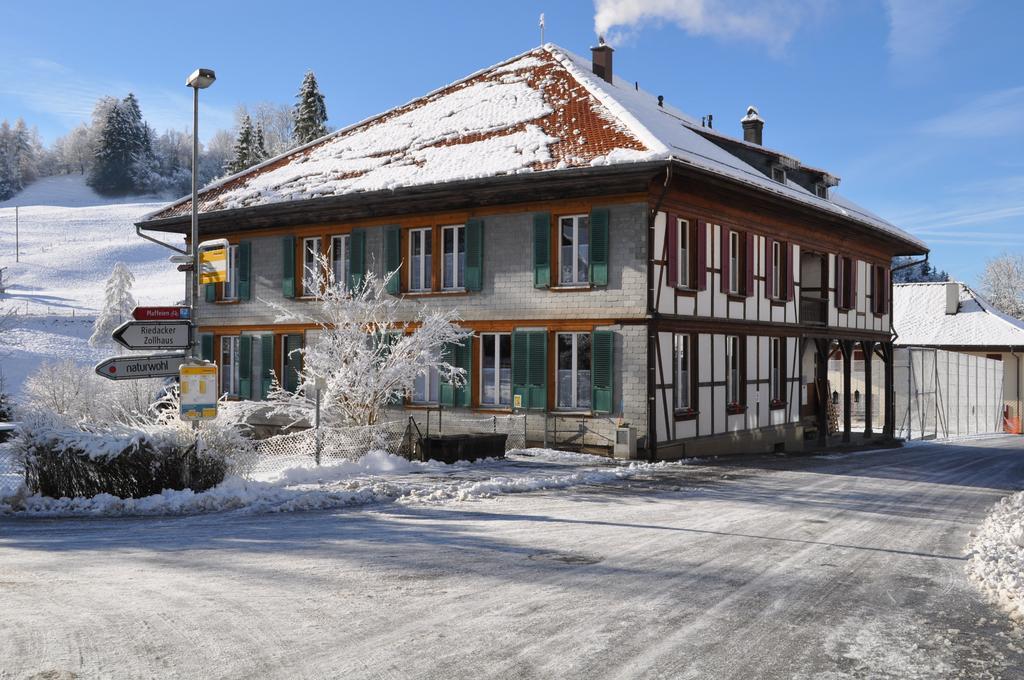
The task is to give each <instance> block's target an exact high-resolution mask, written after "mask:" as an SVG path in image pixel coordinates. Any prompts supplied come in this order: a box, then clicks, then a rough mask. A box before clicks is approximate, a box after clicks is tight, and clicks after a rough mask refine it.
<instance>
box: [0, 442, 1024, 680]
mask: <svg viewBox="0 0 1024 680" xmlns="http://www.w3.org/2000/svg"><path fill="white" fill-rule="evenodd" d="M1022 447H1024V440H1022V438H1021V437H1005V438H1002V439H994V438H993V439H986V440H983V441H964V442H960V443H957V444H951V445H941V446H935V445H922V446H915V447H912V448H909V449H905V450H898V451H874V452H871V453H867V454H863V455H855V456H854V455H850V456H839V457H836V458H829V459H822V458H795V459H778V460H769V459H766V460H763V461H761V462H754V461H745V462H732V463H730V462H725V461H722V462H718V463H713V464H712V463H704V464H694V465H685V466H663V467H659V468H654V469H650V470H646V471H637V473H636V474H634V475H632V476H629V477H626V478H623V479H618V480H614V481H609V482H607V483H602V484H584V485H580V486H575V487H573V488H571V489H568V490H566V489H547V490H538V491H533V492H530V493H518V494H505V493H495V494H491V495H489V496H484V495H477V496H471V497H467V498H466V499H465V500H460V499H459V498H458V497H457V496H455V495H454V494H453V495H452V496H451V497H449V498H447V499H445V500H443V501H439V502H423V501H420V500H415V499H411V498H410V500H409V501H408V502H386V503H374V504H372V505H364V506H360V507H345V508H334V509H329V510H320V511H311V512H295V513H276V514H267V513H259V514H257V513H253V512H251V511H234V512H220V513H206V514H198V515H191V516H183V517H134V518H133V517H114V518H103V517H100V518H71V519H40V518H28V517H20V516H4V517H0V678H4V679H5V680H6V678H12V679H13V678H27V677H53V678H60V677H80V678H100V677H174V678H192V677H217V678H254V677H259V678H383V677H386V678H424V679H425V678H588V679H590V678H758V679H764V680H780V679H783V678H785V679H787V680H788V679H794V678H795V679H797V680H810V679H811V678H814V679H824V680H837V679H839V678H872V679H874V678H893V679H895V678H899V679H900V680H905V679H911V680H913V679H917V678H929V679H930V678H970V679H972V680H973V679H976V678H1014V677H1017V678H1019V677H1021V670H1020V669H1021V668H1024V640H1022V636H1021V632H1020V630H1019V629H1015V628H1014V627H1013V625H1012V624H1011V622H1010V621H1009V620H1008V619H1007V618H1006V617H1005V616H1004V614H1003V613H1002V612H1001V611H999V610H998V609H997V608H995V607H994V606H992V605H990V604H989V603H987V602H986V601H985V600H984V598H983V596H982V594H981V593H980V592H978V591H977V589H976V588H975V587H974V585H973V584H972V583H971V582H970V581H969V579H968V578H967V575H966V572H965V570H964V564H965V559H964V556H963V547H964V545H965V544H966V543H967V542H968V540H969V536H968V532H969V531H970V530H971V529H972V528H973V527H976V526H977V525H978V524H980V523H981V521H982V520H983V518H984V516H985V513H986V511H987V509H988V508H989V507H990V506H992V504H993V503H995V502H996V501H997V500H998V498H999V497H1001V496H1004V495H1006V494H1007V493H1008V492H1010V491H1013V490H1014V485H1019V483H1020V480H1021V479H1022V476H1024V456H1022V455H1021V453H1022V451H1024V448H1022ZM563 460H564V459H563ZM496 465H497V467H496V466H495V464H493V463H492V462H484V463H480V464H479V465H472V466H465V467H464V469H462V470H461V471H451V473H450V474H449V475H448V476H447V481H445V480H444V479H443V478H442V477H443V476H442V475H439V474H438V473H437V472H435V471H432V470H428V471H425V472H422V473H419V474H413V473H411V472H410V473H402V474H395V475H394V478H395V479H397V478H402V479H406V480H413V479H416V478H422V479H424V480H428V479H429V478H431V477H435V478H436V480H437V483H450V484H454V483H457V482H459V483H461V482H467V483H469V482H473V481H474V480H480V479H489V478H492V477H497V476H504V477H510V478H511V477H513V476H516V475H519V474H524V475H526V474H528V475H530V476H534V477H539V476H541V475H540V473H539V472H525V471H520V472H514V471H509V470H508V469H506V468H512V469H513V470H515V467H516V466H523V468H524V470H525V466H529V465H535V466H545V467H546V469H548V471H549V472H548V474H549V475H554V474H572V472H573V471H575V472H579V471H581V468H587V467H591V466H587V465H585V464H584V465H582V466H580V465H579V464H573V463H569V462H558V461H553V462H546V461H544V460H538V459H529V458H526V457H524V458H523V459H522V460H515V461H510V462H508V463H498V464H496ZM593 467H594V469H595V470H600V469H609V468H601V467H597V466H593ZM325 478H327V479H332V480H333V477H331V476H329V475H326V476H325ZM327 483H328V484H333V483H334V481H329V482H327ZM424 483H425V482H424Z"/></svg>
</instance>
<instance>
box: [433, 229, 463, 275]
mask: <svg viewBox="0 0 1024 680" xmlns="http://www.w3.org/2000/svg"><path fill="white" fill-rule="evenodd" d="M448 230H452V231H453V232H454V234H455V235H454V236H453V237H452V244H453V246H454V247H455V253H454V255H455V271H454V272H453V273H452V280H453V281H455V279H456V278H458V274H459V266H458V257H459V244H462V253H463V266H462V280H461V281H455V283H456V285H454V286H451V287H446V286H445V285H444V275H445V270H446V266H445V265H446V259H445V252H444V235H445V232H446V231H448ZM439 232H440V236H441V238H440V241H441V263H440V264H441V276H440V278H439V280H438V284H439V285H440V289H441V290H442V291H445V292H462V291H465V290H466V266H465V254H466V225H465V223H463V224H445V225H442V226H441V227H440V228H439Z"/></svg>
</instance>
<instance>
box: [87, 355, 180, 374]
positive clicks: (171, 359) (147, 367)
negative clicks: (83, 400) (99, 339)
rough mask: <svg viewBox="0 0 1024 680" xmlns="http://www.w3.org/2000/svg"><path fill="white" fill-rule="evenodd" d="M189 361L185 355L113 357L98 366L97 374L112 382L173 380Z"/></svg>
mask: <svg viewBox="0 0 1024 680" xmlns="http://www.w3.org/2000/svg"><path fill="white" fill-rule="evenodd" d="M186 360H187V357H186V356H185V355H184V354H149V355H143V356H134V357H113V358H111V359H107V360H105V361H102V362H100V363H98V364H96V373H98V374H99V375H102V376H103V377H104V378H108V379H110V380H140V379H142V378H172V377H174V376H176V375H178V369H179V368H180V367H181V365H182V364H183V363H185V361H186Z"/></svg>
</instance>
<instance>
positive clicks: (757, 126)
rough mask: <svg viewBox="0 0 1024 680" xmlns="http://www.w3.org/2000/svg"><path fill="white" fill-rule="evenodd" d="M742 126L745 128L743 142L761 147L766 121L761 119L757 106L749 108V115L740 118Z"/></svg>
mask: <svg viewBox="0 0 1024 680" xmlns="http://www.w3.org/2000/svg"><path fill="white" fill-rule="evenodd" d="M740 125H742V126H743V141H744V142H750V143H751V144H757V145H758V146H761V139H762V137H763V136H764V120H762V119H761V116H760V114H759V113H758V112H757V107H756V106H748V107H747V115H745V116H743V117H742V118H740Z"/></svg>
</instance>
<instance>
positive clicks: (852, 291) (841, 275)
mask: <svg viewBox="0 0 1024 680" xmlns="http://www.w3.org/2000/svg"><path fill="white" fill-rule="evenodd" d="M840 265H841V266H840ZM856 285H857V260H856V258H854V257H852V256H849V255H836V281H835V289H836V308H837V309H839V310H840V311H843V312H849V311H851V310H853V309H855V308H856V307H857V291H856Z"/></svg>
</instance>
